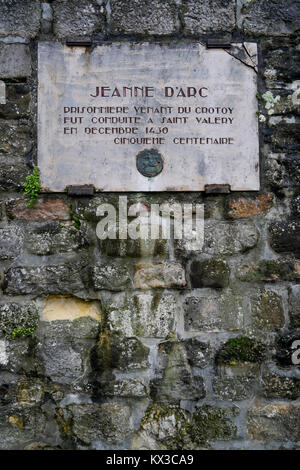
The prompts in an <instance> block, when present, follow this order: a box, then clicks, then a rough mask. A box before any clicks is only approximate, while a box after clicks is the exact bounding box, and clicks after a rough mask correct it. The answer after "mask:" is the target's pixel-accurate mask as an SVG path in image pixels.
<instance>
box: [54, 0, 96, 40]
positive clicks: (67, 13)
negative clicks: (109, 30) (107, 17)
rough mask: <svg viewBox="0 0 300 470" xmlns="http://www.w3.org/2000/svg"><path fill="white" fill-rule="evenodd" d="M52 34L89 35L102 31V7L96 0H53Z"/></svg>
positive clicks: (62, 35) (62, 36)
mask: <svg viewBox="0 0 300 470" xmlns="http://www.w3.org/2000/svg"><path fill="white" fill-rule="evenodd" d="M52 8H53V13H54V26H53V29H54V34H56V36H57V37H59V38H64V37H66V36H73V37H76V36H77V37H78V36H90V35H91V34H93V33H100V32H103V31H104V14H103V7H101V6H100V4H99V2H97V1H96V0H55V1H54V2H52Z"/></svg>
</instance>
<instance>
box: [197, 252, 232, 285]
mask: <svg viewBox="0 0 300 470" xmlns="http://www.w3.org/2000/svg"><path fill="white" fill-rule="evenodd" d="M229 276H230V270H229V267H228V264H227V263H226V261H223V260H218V259H208V260H207V259H206V260H200V261H193V262H192V264H191V267H190V278H191V284H192V287H195V288H197V287H216V288H218V287H226V286H228V282H229Z"/></svg>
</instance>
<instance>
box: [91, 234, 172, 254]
mask: <svg viewBox="0 0 300 470" xmlns="http://www.w3.org/2000/svg"><path fill="white" fill-rule="evenodd" d="M99 245H100V251H101V253H103V254H104V255H106V256H115V257H121V258H123V257H127V256H128V257H130V258H142V257H147V256H151V257H153V256H159V257H160V258H165V257H167V255H168V242H167V240H162V239H161V240H132V239H131V238H127V240H119V239H116V240H110V239H106V240H99Z"/></svg>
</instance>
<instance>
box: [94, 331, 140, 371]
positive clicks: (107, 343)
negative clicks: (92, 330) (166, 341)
mask: <svg viewBox="0 0 300 470" xmlns="http://www.w3.org/2000/svg"><path fill="white" fill-rule="evenodd" d="M148 355H149V348H147V347H146V346H144V345H143V343H142V342H141V341H140V340H138V339H137V338H126V337H123V336H122V335H121V334H120V333H116V332H114V333H112V332H110V331H108V330H107V331H104V332H102V333H101V334H100V336H99V340H98V343H97V345H96V346H95V347H94V348H93V351H92V356H91V360H92V365H93V368H94V369H95V370H96V371H98V372H100V373H101V374H102V373H105V372H108V371H109V370H111V369H119V370H121V371H132V370H139V369H145V368H147V367H149V362H148Z"/></svg>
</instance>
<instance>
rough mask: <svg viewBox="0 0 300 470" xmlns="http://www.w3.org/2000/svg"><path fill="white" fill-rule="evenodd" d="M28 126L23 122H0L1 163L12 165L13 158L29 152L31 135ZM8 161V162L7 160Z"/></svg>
mask: <svg viewBox="0 0 300 470" xmlns="http://www.w3.org/2000/svg"><path fill="white" fill-rule="evenodd" d="M31 134H32V133H31V128H30V126H29V125H28V124H27V123H26V122H24V121H16V120H14V121H5V120H2V119H1V120H0V158H1V161H3V163H8V161H9V163H10V164H14V162H15V158H12V157H23V156H25V155H26V154H28V153H29V152H30V151H31V148H32V135H31ZM8 159H9V160H8Z"/></svg>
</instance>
